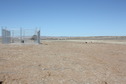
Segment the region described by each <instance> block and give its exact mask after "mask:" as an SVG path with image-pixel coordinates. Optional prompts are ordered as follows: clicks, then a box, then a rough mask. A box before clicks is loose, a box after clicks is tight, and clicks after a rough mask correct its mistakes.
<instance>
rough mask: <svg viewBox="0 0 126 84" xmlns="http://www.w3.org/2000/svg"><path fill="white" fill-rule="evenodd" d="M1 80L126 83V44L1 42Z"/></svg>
mask: <svg viewBox="0 0 126 84" xmlns="http://www.w3.org/2000/svg"><path fill="white" fill-rule="evenodd" d="M0 84H126V44H116V43H108V42H107V43H103V42H102V43H100V42H88V43H85V42H79V41H77V42H74V41H43V42H42V44H7V45H5V44H0Z"/></svg>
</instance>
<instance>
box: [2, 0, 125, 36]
mask: <svg viewBox="0 0 126 84" xmlns="http://www.w3.org/2000/svg"><path fill="white" fill-rule="evenodd" d="M0 26H3V27H7V28H20V27H22V28H36V27H38V28H41V35H42V36H126V0H0Z"/></svg>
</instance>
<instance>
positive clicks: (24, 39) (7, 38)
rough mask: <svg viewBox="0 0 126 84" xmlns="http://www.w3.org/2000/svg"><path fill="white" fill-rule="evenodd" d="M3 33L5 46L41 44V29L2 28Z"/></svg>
mask: <svg viewBox="0 0 126 84" xmlns="http://www.w3.org/2000/svg"><path fill="white" fill-rule="evenodd" d="M1 31H2V43H3V44H9V43H38V44H40V29H23V28H19V29H7V28H2V29H1ZM33 36H34V37H33Z"/></svg>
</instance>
